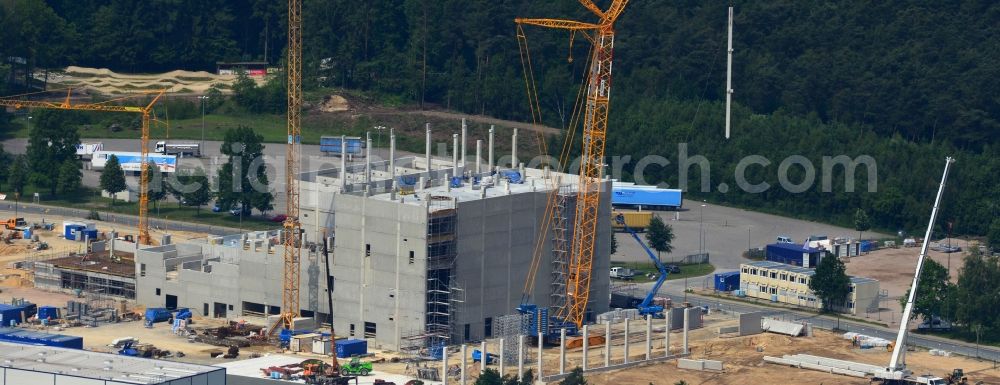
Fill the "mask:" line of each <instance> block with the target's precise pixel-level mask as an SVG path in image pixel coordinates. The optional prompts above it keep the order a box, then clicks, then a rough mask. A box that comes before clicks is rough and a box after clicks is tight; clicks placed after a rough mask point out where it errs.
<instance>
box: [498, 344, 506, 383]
mask: <svg viewBox="0 0 1000 385" xmlns="http://www.w3.org/2000/svg"><path fill="white" fill-rule="evenodd" d="M497 350H499V351H500V363H499V365H500V369H499V370H500V377H503V369H504V367H503V366H504V365H503V360H504V358H505V357H504V356H503V351H504V350H506V349H504V348H503V338H501V339H500V348H499V349H497Z"/></svg>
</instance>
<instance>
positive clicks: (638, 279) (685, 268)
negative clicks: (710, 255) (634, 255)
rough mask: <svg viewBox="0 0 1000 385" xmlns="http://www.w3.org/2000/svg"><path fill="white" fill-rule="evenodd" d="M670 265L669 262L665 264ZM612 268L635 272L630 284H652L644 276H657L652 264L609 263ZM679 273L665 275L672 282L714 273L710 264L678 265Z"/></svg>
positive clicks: (650, 280)
mask: <svg viewBox="0 0 1000 385" xmlns="http://www.w3.org/2000/svg"><path fill="white" fill-rule="evenodd" d="M664 264H665V265H666V264H670V263H669V262H665V263H664ZM611 266H612V267H617V266H622V267H627V268H629V269H632V270H636V274H635V277H634V278H633V279H632V280H631V281H630V282H635V283H643V282H652V281H653V280H652V279H649V278H647V277H646V274H650V273H653V274H659V272H658V271H657V270H656V266H654V265H653V263H652V262H645V263H638V262H611ZM677 266H680V268H681V272H680V273H678V274H670V275H667V280H668V281H672V280H675V279H684V278H692V277H701V276H704V275H707V274H710V273H712V272H713V271H715V266H712V264H711V263H695V264H679V265H677Z"/></svg>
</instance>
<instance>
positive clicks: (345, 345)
mask: <svg viewBox="0 0 1000 385" xmlns="http://www.w3.org/2000/svg"><path fill="white" fill-rule="evenodd" d="M335 344H336V345H337V357H338V358H349V357H353V356H355V355H358V356H362V355H365V354H368V341H365V340H337V341H336V343H335Z"/></svg>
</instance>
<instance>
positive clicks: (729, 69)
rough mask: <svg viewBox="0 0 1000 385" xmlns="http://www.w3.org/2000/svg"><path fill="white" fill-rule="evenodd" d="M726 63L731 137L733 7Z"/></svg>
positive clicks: (727, 117) (730, 15)
mask: <svg viewBox="0 0 1000 385" xmlns="http://www.w3.org/2000/svg"><path fill="white" fill-rule="evenodd" d="M727 52H728V55H727V57H728V59H727V63H726V139H729V129H730V117H731V115H730V110H731V108H732V103H733V7H731V6H730V7H729V50H728V51H727Z"/></svg>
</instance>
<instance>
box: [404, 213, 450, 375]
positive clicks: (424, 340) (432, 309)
mask: <svg viewBox="0 0 1000 385" xmlns="http://www.w3.org/2000/svg"><path fill="white" fill-rule="evenodd" d="M435 203H436V204H433V205H432V204H431V203H430V202H428V210H429V212H428V223H427V267H426V269H427V286H426V312H425V314H424V317H425V320H424V328H423V330H421V331H410V332H407V333H406V334H405V335H403V336H401V337H400V350H401V351H403V352H405V353H406V354H407V355H410V356H412V357H419V358H430V359H440V358H441V355H442V354H443V350H444V348H445V347H446V346H448V345H449V344H450V343H451V341H453V340H455V330H457V325H456V320H457V316H458V311H459V309H460V308H461V306H460V305H461V303H463V302H465V291H464V290H463V289H462V288H461V286H460V285H459V284H458V280H457V279H456V274H455V262H456V259H457V256H458V251H457V226H458V211H457V210H456V209H455V203H454V201H452V202H451V207H450V208H449V207H446V206H445V204H444V203H445V202H443V200H438V201H437V202H435ZM432 206H435V207H432Z"/></svg>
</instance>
